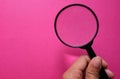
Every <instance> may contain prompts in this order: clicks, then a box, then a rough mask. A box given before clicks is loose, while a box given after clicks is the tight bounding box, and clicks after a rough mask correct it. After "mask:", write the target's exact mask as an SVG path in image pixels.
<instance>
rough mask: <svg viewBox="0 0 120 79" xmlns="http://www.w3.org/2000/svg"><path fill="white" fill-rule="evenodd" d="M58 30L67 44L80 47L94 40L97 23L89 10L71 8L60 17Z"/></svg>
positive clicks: (78, 7)
mask: <svg viewBox="0 0 120 79" xmlns="http://www.w3.org/2000/svg"><path fill="white" fill-rule="evenodd" d="M56 30H57V34H58V36H59V38H60V39H61V40H62V41H63V42H64V43H65V44H67V45H70V46H72V47H78V46H79V47H80V46H83V45H85V44H87V43H89V42H90V41H91V40H93V38H94V36H95V34H96V31H97V23H96V19H95V17H94V15H93V13H92V12H90V10H88V9H87V8H85V7H82V6H71V7H69V8H67V9H65V10H64V11H62V12H61V13H60V15H59V16H58V18H57V21H56Z"/></svg>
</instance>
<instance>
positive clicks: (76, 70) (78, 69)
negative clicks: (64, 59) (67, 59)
mask: <svg viewBox="0 0 120 79" xmlns="http://www.w3.org/2000/svg"><path fill="white" fill-rule="evenodd" d="M89 61H90V58H89V57H88V56H87V55H84V56H80V57H79V58H78V59H77V60H76V61H75V62H74V63H73V65H72V66H71V67H70V68H69V69H68V70H67V71H66V72H65V73H64V74H63V79H82V78H83V71H84V70H85V69H86V66H87V64H88V62H89Z"/></svg>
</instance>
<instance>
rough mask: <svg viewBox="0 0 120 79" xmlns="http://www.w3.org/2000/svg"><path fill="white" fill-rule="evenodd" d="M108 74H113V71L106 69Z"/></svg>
mask: <svg viewBox="0 0 120 79" xmlns="http://www.w3.org/2000/svg"><path fill="white" fill-rule="evenodd" d="M105 71H106V72H107V73H109V74H113V72H112V71H111V70H109V69H106V70H105Z"/></svg>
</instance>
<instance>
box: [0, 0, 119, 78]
mask: <svg viewBox="0 0 120 79" xmlns="http://www.w3.org/2000/svg"><path fill="white" fill-rule="evenodd" d="M71 3H82V4H85V5H88V6H89V7H91V8H92V9H93V10H94V11H95V13H96V14H97V16H98V18H99V22H100V29H99V33H98V35H97V37H96V39H95V41H94V44H93V48H94V50H95V52H96V53H97V55H100V56H101V57H103V58H104V59H105V60H106V61H107V62H108V64H109V68H110V69H111V70H112V71H113V72H114V73H115V75H116V77H115V79H119V78H120V75H119V73H120V64H119V60H120V56H119V55H120V53H119V52H120V47H119V45H120V42H119V41H120V37H119V34H120V30H119V29H120V27H119V26H120V24H119V21H120V16H119V14H120V9H119V7H120V6H119V3H120V1H119V0H109V1H107V0H106V1H105V0H66V1H65V0H0V79H61V77H62V73H63V72H64V71H65V70H66V69H67V68H68V67H69V66H70V65H71V64H72V63H73V61H74V60H75V59H76V58H78V57H79V56H80V55H83V54H86V51H85V50H82V49H73V48H69V47H66V46H64V45H63V44H62V43H61V42H60V41H59V40H58V39H57V37H56V35H55V32H54V18H55V16H56V14H57V12H58V11H59V10H60V9H61V8H63V7H64V6H66V5H68V4H71Z"/></svg>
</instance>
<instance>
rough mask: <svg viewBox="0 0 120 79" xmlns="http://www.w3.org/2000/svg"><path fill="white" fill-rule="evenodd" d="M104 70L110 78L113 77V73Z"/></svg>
mask: <svg viewBox="0 0 120 79" xmlns="http://www.w3.org/2000/svg"><path fill="white" fill-rule="evenodd" d="M105 72H106V73H107V75H108V76H109V78H110V79H113V78H114V76H115V75H114V73H113V72H112V71H111V70H109V69H105Z"/></svg>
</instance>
